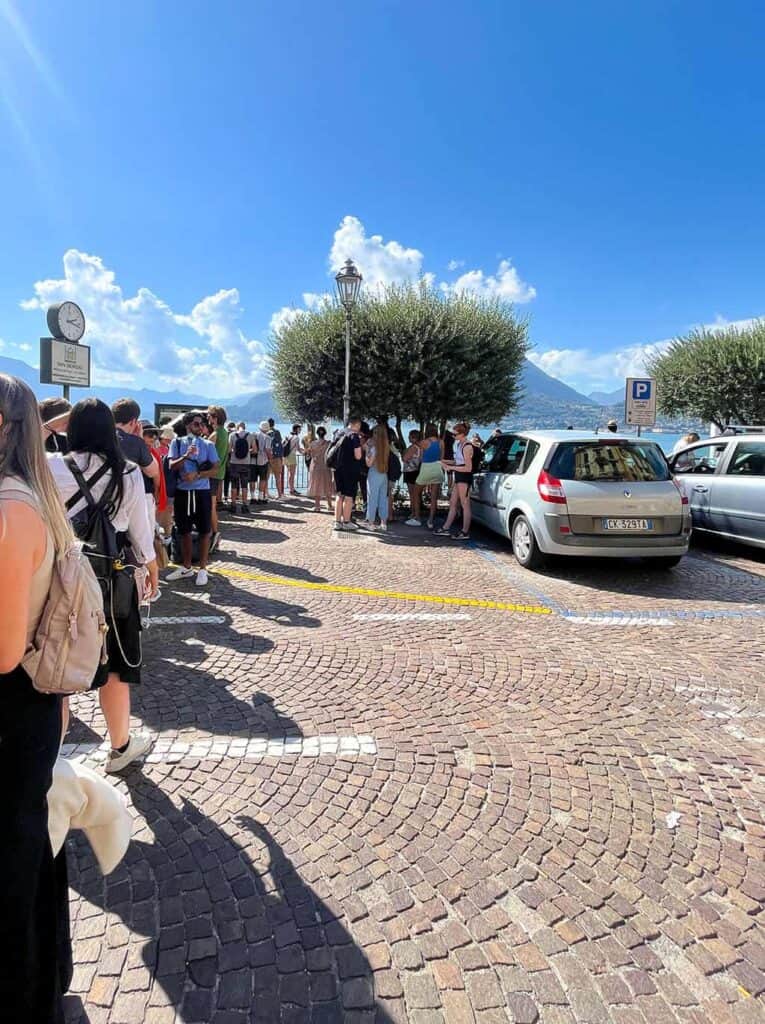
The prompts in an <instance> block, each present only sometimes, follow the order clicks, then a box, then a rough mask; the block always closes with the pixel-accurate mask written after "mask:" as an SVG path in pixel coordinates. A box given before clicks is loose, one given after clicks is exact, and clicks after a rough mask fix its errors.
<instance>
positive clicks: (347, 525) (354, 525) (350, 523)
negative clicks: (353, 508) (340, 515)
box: [343, 519, 359, 530]
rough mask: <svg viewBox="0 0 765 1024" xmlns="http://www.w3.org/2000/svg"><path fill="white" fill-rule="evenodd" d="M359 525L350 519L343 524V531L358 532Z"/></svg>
mask: <svg viewBox="0 0 765 1024" xmlns="http://www.w3.org/2000/svg"><path fill="white" fill-rule="evenodd" d="M358 528H359V524H358V523H354V521H353V520H352V519H349V520H348V522H347V523H343V529H344V530H358Z"/></svg>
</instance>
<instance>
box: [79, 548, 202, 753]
mask: <svg viewBox="0 0 765 1024" xmlns="http://www.w3.org/2000/svg"><path fill="white" fill-rule="evenodd" d="M190 546H191V537H189V547H190ZM189 561H191V559H189ZM98 700H99V703H100V704H101V711H102V713H103V716H104V718H105V719H106V728H107V730H108V733H109V742H110V743H111V745H112V748H113V749H114V750H119V748H120V747H124V746H125V744H126V743H127V742H128V740H129V739H130V686H129V685H128V684H127V683H123V681H122V680H121V679H120V677H119V676H118V675H117V673H116V672H110V673H109V675H108V677H107V679H106V682H105V683H104V685H103V686H102V687H101V688H100V689H99V691H98Z"/></svg>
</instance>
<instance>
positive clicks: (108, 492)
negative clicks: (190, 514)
mask: <svg viewBox="0 0 765 1024" xmlns="http://www.w3.org/2000/svg"><path fill="white" fill-rule="evenodd" d="M67 439H68V441H69V451H70V455H71V457H72V458H74V461H75V462H76V464H77V466H78V467H79V469H80V471H81V473H82V474H83V476H84V478H85V481H86V483H87V482H88V481H90V480H93V481H94V482H93V486H92V487H91V488H90V490H91V492H92V494H93V497H94V498H95V500H96V501H97V502H98V503H99V504H100V503H103V504H104V505H105V508H106V511H107V514H108V516H109V520H110V521H111V523H112V525H113V526H114V529H115V530H116V531H117V535H118V537H119V538H120V539H121V540H124V541H125V542H126V543H127V544H129V545H130V547H131V548H132V551H133V554H134V556H135V560H136V561H137V562H138V564H139V565H143V566H145V567H146V569H147V570H148V575H147V579H146V585H145V588H144V594H143V596H144V597H145V598H147V599H148V598H151V597H153V596H154V595H155V594H156V593H157V591H158V587H159V583H158V577H157V562H156V555H155V551H154V533H153V531H152V529H151V526H150V524H149V516H148V512H147V509H146V499H145V497H144V494H145V492H144V486H143V479H142V476H141V473H140V471H139V470H138V468H137V466H136V465H135V464H134V463H132V462H127V461H126V460H125V457H124V456H123V454H122V451H121V449H120V445H119V441H118V440H117V434H116V431H115V426H114V417H113V416H112V411H111V409H110V408H109V406H108V405H105V404H104V403H103V402H102V401H100V399H98V398H86V399H84V400H83V401H81V402H78V403H77V404H76V405H75V407H74V408H73V409H72V412H71V416H70V418H69V429H68V431H67ZM48 461H49V465H50V468H51V470H52V472H53V477H54V479H55V481H56V485H57V486H58V489H59V492H60V494H61V497H62V499H63V501H64V502H65V503H66V502H68V501H69V500H70V499H71V498H73V497H75V496H76V495H78V494H81V491H80V485H79V484H78V482H77V480H76V478H75V476H74V474H73V472H72V470H71V469H70V468H69V466H68V465H67V461H66V458H65V457H63V456H61V455H51V456H49V460H48ZM104 466H105V467H106V472H104V473H103V475H100V476H98V478H96V474H98V473H99V472H100V471H101V470H102V467H104ZM86 507H87V503H86V500H85V498H84V497H80V500H79V501H76V502H75V503H74V504H73V505H72V506H71V508H69V517H70V519H74V518H75V517H76V516H78V515H79V513H81V512H83V511H84V510H85V509H86ZM106 613H107V622H108V624H109V632H108V634H107V638H106V639H107V647H108V656H109V674H108V676H107V679H106V683H105V684H104V685H103V686H102V687H100V688H99V690H98V696H99V700H100V703H101V710H102V711H103V714H104V718H105V719H106V726H107V729H108V731H109V739H110V741H111V745H112V750H111V754H110V756H109V759H108V760H107V762H106V770H107V772H119V771H122V769H123V768H126V767H127V766H128V765H129V764H130V763H131V762H132V761H135V760H136V759H137V758H139V757H142V756H143V755H144V754H146V753H147V752H148V750H149V749H150V747H151V739H150V737H149V736H148V735H146V734H145V733H133V734H132V735H131V733H130V687H131V686H137V685H138V684H139V683H140V682H141V617H140V614H139V611H138V592H137V589H136V588H135V587H133V589H132V600H131V603H130V608H129V611H128V614H127V615H126V616H124V617H121V618H119V619H116V618H113V617H112V616H111V614H110V609H109V608H107V609H106Z"/></svg>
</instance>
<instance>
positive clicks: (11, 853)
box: [0, 373, 74, 1024]
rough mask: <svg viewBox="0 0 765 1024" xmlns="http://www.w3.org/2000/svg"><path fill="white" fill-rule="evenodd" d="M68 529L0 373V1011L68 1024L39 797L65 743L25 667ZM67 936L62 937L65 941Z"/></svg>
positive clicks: (55, 894)
mask: <svg viewBox="0 0 765 1024" xmlns="http://www.w3.org/2000/svg"><path fill="white" fill-rule="evenodd" d="M73 540H74V535H73V533H72V530H71V528H70V526H69V522H68V520H67V517H66V514H65V512H64V508H63V505H62V504H61V499H60V498H59V494H58V490H57V489H56V485H55V484H54V482H53V477H52V476H51V473H50V470H49V468H48V463H47V460H46V457H45V449H44V446H43V429H42V421H41V419H40V414H39V412H38V408H37V400H36V398H35V396H34V394H33V393H32V391H31V389H30V388H29V387H28V386H27V385H26V384H25V383H24V382H23V381H21V380H18V379H17V378H15V377H9V376H6V375H5V374H2V373H0V621H2V624H3V629H2V639H0V821H2V825H3V839H2V842H0V878H2V880H3V899H2V900H0V935H2V936H3V940H4V941H5V943H6V955H5V956H3V957H0V1006H2V1013H3V1016H4V1017H5V1018H6V1020H9V1021H25V1022H29V1024H33V1022H34V1024H49V1022H50V1024H58V1022H60V1021H63V1019H64V1016H63V1002H62V992H63V991H64V990H65V989H66V987H67V985H68V976H67V975H68V972H69V970H70V964H69V963H68V959H69V957H68V950H67V949H66V945H67V943H68V920H67V917H66V899H67V891H66V879H65V876H66V862H65V859H64V855H63V853H62V854H60V855H59V858H58V859H57V862H56V865H54V859H53V853H52V850H51V844H50V839H49V836H48V805H47V799H46V794H47V792H48V790H49V789H50V786H51V783H52V780H53V765H54V762H55V760H56V757H57V755H58V750H59V745H60V743H61V721H62V720H61V700H60V698H59V697H58V696H56V695H52V694H44V693H39V692H38V691H37V690H35V689H34V687H33V686H32V683H31V681H30V679H29V676H28V675H27V674H26V672H25V671H24V670H23V668H21V661H22V659H23V657H24V655H25V653H26V651H27V648H28V646H29V644H30V643H31V641H32V638H33V637H34V635H35V632H36V630H37V626H38V624H39V621H40V618H41V616H42V613H43V609H44V607H45V604H46V601H47V599H48V593H49V591H50V586H51V578H52V575H53V565H54V560H55V558H56V557H57V556H58V555H59V554H63V553H64V552H65V551H66V550H67V548H68V547H69V546H70V545H71V544H72V542H73ZM65 936H66V939H64V937H65Z"/></svg>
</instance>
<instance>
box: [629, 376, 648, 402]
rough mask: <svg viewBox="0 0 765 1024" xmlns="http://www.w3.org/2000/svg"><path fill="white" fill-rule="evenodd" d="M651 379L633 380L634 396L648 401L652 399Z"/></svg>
mask: <svg viewBox="0 0 765 1024" xmlns="http://www.w3.org/2000/svg"><path fill="white" fill-rule="evenodd" d="M652 383H653V382H652V381H650V380H633V382H632V397H633V399H637V400H639V401H643V402H648V401H650V399H651V384H652Z"/></svg>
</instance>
